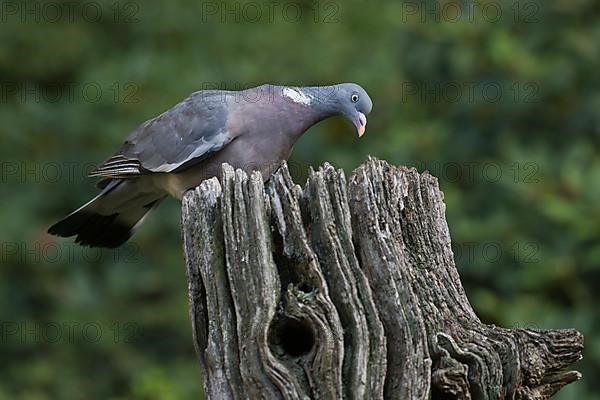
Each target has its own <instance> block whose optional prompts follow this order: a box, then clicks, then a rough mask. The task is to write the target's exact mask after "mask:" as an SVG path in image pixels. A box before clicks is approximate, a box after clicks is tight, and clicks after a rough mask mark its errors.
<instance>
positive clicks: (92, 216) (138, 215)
mask: <svg viewBox="0 0 600 400" xmlns="http://www.w3.org/2000/svg"><path fill="white" fill-rule="evenodd" d="M121 182H123V181H113V182H111V183H109V184H108V185H107V186H106V188H105V189H104V191H103V192H102V193H100V194H99V195H98V196H96V197H95V198H94V199H92V200H91V201H89V202H88V203H86V204H85V205H83V206H82V207H80V208H79V209H77V210H75V211H74V212H72V213H71V214H69V215H67V216H66V217H65V218H64V219H62V220H61V221H59V222H57V223H55V224H54V225H52V226H51V227H50V228H49V229H48V233H50V234H52V235H56V236H61V237H71V236H77V237H76V238H75V242H76V243H79V244H81V245H84V246H90V247H106V248H114V247H118V246H120V245H122V244H123V243H125V242H126V241H127V240H128V239H129V238H130V237H131V236H132V235H133V233H134V232H135V228H136V227H137V226H139V224H140V223H141V222H142V221H143V219H144V217H145V216H146V215H147V214H148V213H149V212H150V211H151V210H152V209H153V208H154V207H156V206H157V205H158V203H160V201H161V200H162V199H163V198H164V196H162V195H157V196H158V198H156V197H157V196H155V198H154V199H153V200H151V201H150V202H147V201H144V202H143V203H140V200H144V199H143V198H142V199H140V198H139V197H138V198H135V197H133V198H132V201H131V202H129V203H130V204H128V207H127V209H125V210H111V209H110V202H111V201H115V199H112V198H111V196H112V197H115V196H119V198H117V199H116V200H117V201H119V202H121V201H122V199H123V190H121V193H116V195H115V192H117V191H116V190H114V189H116V187H117V186H118V185H120V183H121ZM131 194H132V195H133V196H135V193H131ZM145 200H147V199H145ZM107 210H110V211H107Z"/></svg>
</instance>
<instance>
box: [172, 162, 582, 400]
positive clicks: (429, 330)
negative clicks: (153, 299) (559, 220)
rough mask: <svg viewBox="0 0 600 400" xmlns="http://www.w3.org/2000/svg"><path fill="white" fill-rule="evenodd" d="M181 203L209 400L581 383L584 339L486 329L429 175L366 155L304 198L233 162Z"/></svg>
mask: <svg viewBox="0 0 600 400" xmlns="http://www.w3.org/2000/svg"><path fill="white" fill-rule="evenodd" d="M182 207H183V213H182V214H183V222H182V225H183V239H184V250H185V256H186V264H187V272H188V280H189V298H190V307H191V309H190V315H191V319H192V325H193V331H194V344H195V346H196V350H197V352H198V356H199V359H200V364H201V369H202V374H203V377H204V387H205V390H206V394H207V396H208V398H210V399H217V400H221V399H279V398H283V399H309V398H310V399H346V398H347V399H381V398H385V399H429V398H431V399H547V398H549V397H551V396H552V395H553V394H554V393H556V392H557V391H558V390H559V389H560V388H561V387H563V386H564V385H566V384H568V383H571V382H573V381H575V380H577V379H579V378H580V374H579V373H578V372H574V371H565V368H567V367H568V366H569V365H570V364H572V363H574V362H576V361H577V360H579V359H580V358H581V352H582V349H583V337H582V335H581V334H580V333H579V332H577V331H575V330H573V329H564V330H538V329H503V328H498V327H496V326H492V325H486V324H483V323H481V321H480V320H479V319H478V318H477V316H476V315H475V312H474V311H473V309H472V308H471V305H470V304H469V301H468V299H467V297H466V295H465V292H464V290H463V288H462V286H461V283H460V278H459V275H458V272H457V270H456V267H455V265H454V259H453V253H452V249H451V246H450V234H449V232H448V226H447V224H446V220H445V215H444V213H445V205H444V203H443V194H442V192H440V190H439V188H438V183H437V180H436V178H434V177H433V176H431V175H429V174H428V173H423V174H419V173H418V172H417V171H416V170H414V169H408V168H404V167H394V166H390V165H389V164H387V163H386V162H383V161H379V160H376V159H373V158H370V159H369V160H368V161H367V162H366V163H365V164H363V165H362V166H360V167H359V168H357V169H356V170H355V171H354V173H353V174H352V177H351V178H350V182H349V183H347V182H346V178H345V176H344V173H343V172H341V171H336V170H335V169H334V168H333V167H331V166H330V165H325V166H324V167H321V168H320V169H319V170H318V171H316V172H315V171H311V172H310V177H309V178H308V182H307V183H306V186H305V187H304V188H301V187H300V186H297V185H295V184H294V183H293V182H292V180H291V178H290V175H289V172H288V170H287V166H286V165H283V166H282V167H281V168H280V169H279V171H278V172H277V173H276V174H275V175H274V176H273V177H271V179H270V180H269V182H268V183H267V184H266V186H264V185H263V181H262V177H261V176H260V174H258V173H253V174H251V175H250V176H249V177H248V176H247V175H246V173H244V172H242V171H239V170H237V171H234V170H233V169H232V168H231V167H229V166H226V165H225V166H224V167H223V174H222V177H221V180H220V181H219V180H217V179H216V178H213V179H210V180H207V181H205V182H203V183H202V184H201V185H200V186H199V187H198V188H196V189H195V190H193V191H190V192H188V193H187V194H186V195H185V198H184V199H183V205H182Z"/></svg>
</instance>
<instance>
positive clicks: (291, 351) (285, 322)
mask: <svg viewBox="0 0 600 400" xmlns="http://www.w3.org/2000/svg"><path fill="white" fill-rule="evenodd" d="M272 340H273V344H274V345H276V346H277V347H279V348H280V349H281V350H282V351H283V352H284V353H285V354H287V355H289V356H292V357H301V356H304V355H306V354H308V353H310V350H311V349H312V348H313V346H314V344H315V333H314V331H313V329H312V327H311V326H310V324H309V322H308V321H306V320H298V319H293V318H282V319H280V320H279V321H277V322H276V325H275V326H274V330H273V338H272Z"/></svg>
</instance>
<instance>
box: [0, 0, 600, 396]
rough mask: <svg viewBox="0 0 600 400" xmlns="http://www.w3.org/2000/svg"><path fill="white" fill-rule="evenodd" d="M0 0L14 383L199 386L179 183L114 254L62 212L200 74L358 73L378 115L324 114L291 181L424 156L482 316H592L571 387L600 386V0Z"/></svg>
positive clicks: (528, 321) (136, 392)
mask: <svg viewBox="0 0 600 400" xmlns="http://www.w3.org/2000/svg"><path fill="white" fill-rule="evenodd" d="M269 4H270V5H269ZM469 4H470V5H469ZM0 5H1V6H2V8H1V9H0V89H1V91H0V94H1V95H2V97H1V99H0V121H1V123H0V138H1V146H0V160H1V164H0V165H1V167H2V169H1V196H0V202H2V205H3V206H2V207H0V222H1V226H2V229H0V243H1V245H2V247H1V249H0V250H1V252H0V257H1V259H0V262H1V268H0V295H1V296H2V301H0V318H1V323H2V326H1V328H2V330H1V331H0V357H1V359H2V360H3V361H2V367H1V368H0V399H35V400H45V399H80V398H86V399H115V400H116V399H140V400H141V399H195V398H198V397H199V396H200V393H201V387H200V386H201V385H200V379H199V367H198V365H197V362H196V358H195V353H194V349H193V346H192V342H191V329H190V323H189V321H188V310H187V298H186V296H187V293H186V280H185V279H186V278H185V271H184V264H183V259H182V252H181V240H180V234H179V227H178V224H179V209H178V204H177V202H176V201H174V200H171V201H168V202H166V203H165V204H163V205H162V206H161V207H160V208H159V210H158V211H157V212H156V213H155V214H154V215H153V216H152V217H151V218H150V219H149V220H148V221H147V223H146V224H145V226H144V227H143V229H141V230H140V231H139V233H138V234H137V235H136V236H135V237H134V239H133V240H132V241H130V242H129V243H128V244H127V245H125V246H124V247H123V248H121V249H118V250H116V251H112V252H110V251H104V250H90V249H83V248H80V247H77V246H75V245H73V244H72V243H71V241H69V240H57V239H55V238H53V237H49V236H48V235H47V234H46V233H45V231H46V229H47V226H48V225H49V224H51V223H52V222H54V221H55V220H57V219H58V218H60V217H62V216H64V215H65V214H66V213H67V212H69V211H71V210H72V209H74V208H76V207H78V206H79V205H80V204H81V203H83V202H85V201H87V200H88V199H89V198H91V197H92V196H93V195H94V193H95V192H96V191H95V189H94V186H93V185H94V183H93V182H91V181H90V180H88V179H87V178H86V177H85V174H86V173H87V171H89V170H90V169H91V168H92V167H93V166H94V165H95V164H96V163H99V162H101V161H102V160H104V159H105V158H106V157H107V156H108V155H110V154H111V153H112V152H113V151H114V150H115V149H116V148H117V146H118V145H119V144H120V143H121V141H122V140H123V138H124V136H125V134H126V133H127V132H128V131H129V130H131V129H132V128H134V127H135V126H136V125H137V124H139V123H141V122H143V121H144V120H146V119H148V118H150V117H153V116H155V115H157V114H159V113H160V112H162V111H164V110H165V109H167V108H169V107H170V106H172V105H173V104H175V103H176V102H178V101H179V100H181V99H182V98H183V97H185V96H186V95H188V94H189V93H190V92H192V91H195V90H198V89H202V88H215V87H220V88H230V89H237V88H243V87H250V86H254V85H257V84H261V83H266V82H268V83H274V84H290V85H309V84H310V85H314V84H331V83H336V82H345V81H355V82H358V83H360V84H361V85H363V86H364V87H365V88H366V89H367V90H368V91H369V93H370V95H371V97H372V98H373V102H374V109H373V112H372V114H371V116H370V117H369V124H368V127H367V134H366V135H365V137H364V138H363V139H361V140H358V139H357V138H356V134H355V132H354V129H353V127H352V126H350V124H348V123H347V122H345V121H343V120H331V121H326V122H324V123H322V124H320V125H318V126H317V127H315V128H313V129H312V130H311V131H310V132H309V133H308V134H307V135H305V136H304V137H303V138H302V140H301V141H300V143H298V145H297V146H296V149H295V151H294V154H293V155H292V158H291V160H290V165H291V168H292V170H293V174H294V176H295V178H296V180H297V181H299V182H302V181H303V180H304V179H305V177H306V175H307V169H308V166H309V165H319V164H322V163H323V162H325V161H329V162H331V163H332V164H334V165H336V166H338V167H341V168H344V169H345V170H346V171H347V172H348V173H349V172H350V171H351V170H352V169H353V168H354V167H356V166H357V165H358V164H360V163H361V162H362V161H364V160H365V158H366V156H367V155H368V154H372V155H375V156H377V157H380V158H384V159H387V160H389V161H390V162H392V163H397V164H407V165H413V166H416V167H417V168H419V169H420V170H424V169H429V170H430V171H431V172H432V173H433V174H435V175H436V176H438V177H439V180H440V185H441V187H442V190H443V191H444V192H445V196H446V197H445V198H446V203H447V218H448V223H449V226H450V231H451V234H452V239H453V244H454V248H455V250H456V259H457V265H458V267H459V271H460V273H461V276H462V279H463V282H464V284H465V287H466V290H467V294H468V295H469V298H470V299H471V301H472V303H473V306H474V307H475V309H476V311H477V312H478V314H479V315H480V316H481V318H482V319H483V320H484V321H486V322H488V323H494V324H498V325H502V326H505V327H540V328H563V327H564V328H567V327H574V328H577V329H579V330H580V331H582V332H583V333H584V334H585V337H586V348H585V352H584V357H585V358H584V360H583V361H581V362H580V363H579V364H578V365H577V368H578V369H580V370H581V371H582V372H583V373H584V379H583V381H582V382H579V383H576V384H573V385H571V386H569V387H568V388H566V389H564V390H563V391H562V392H561V394H560V395H559V396H558V397H557V398H560V399H600V394H598V393H600V391H599V386H598V385H599V384H598V380H597V379H595V378H597V376H598V374H599V373H600V316H599V313H598V309H599V306H600V304H599V300H600V295H599V292H600V207H599V205H598V204H599V201H600V157H599V149H600V140H599V139H600V112H599V110H600V90H599V89H600V85H599V84H600V82H599V80H600V78H599V77H600V75H599V74H598V71H599V70H600V5H599V4H598V2H596V1H593V0H575V1H573V0H570V1H567V0H558V1H516V2H515V1H497V2H489V1H485V0H482V1H480V2H475V3H473V2H471V3H465V2H454V1H435V2H434V1H425V2H423V1H404V2H401V1H397V0H389V1H374V2H358V1H344V2H342V1H341V0H337V1H320V2H313V1H303V0H298V1H293V2H288V1H275V2H270V3H268V2H267V3H261V2H255V1H228V2H225V3H221V2H213V1H203V0H201V1H197V0H196V1H192V0H189V1H187V0H175V1H173V0H162V1H152V2H139V1H137V0H135V1H121V0H119V1H117V2H115V0H94V1H93V2H84V3H73V2H68V1H66V2H61V1H48V2H46V1H39V0H38V1H26V2H19V1H3V2H2V3H0ZM7 5H8V6H9V7H7ZM10 7H12V8H10ZM32 10H33V11H32ZM69 10H71V11H69ZM98 10H99V12H100V14H101V15H100V14H99V13H98ZM457 12H458V13H457ZM57 13H58V14H57ZM57 16H58V18H57Z"/></svg>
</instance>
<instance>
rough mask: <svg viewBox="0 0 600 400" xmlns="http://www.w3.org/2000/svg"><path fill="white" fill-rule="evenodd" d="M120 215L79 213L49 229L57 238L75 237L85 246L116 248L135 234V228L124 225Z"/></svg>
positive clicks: (77, 241) (76, 240)
mask: <svg viewBox="0 0 600 400" xmlns="http://www.w3.org/2000/svg"><path fill="white" fill-rule="evenodd" d="M118 217H119V214H118V213H116V214H111V215H100V214H96V213H93V212H87V211H77V212H75V213H73V214H71V215H69V216H67V217H66V218H65V219H63V220H61V221H59V222H57V223H56V224H54V225H52V226H51V227H50V228H48V233H49V234H51V235H55V236H61V237H70V236H75V235H77V237H76V238H75V242H76V243H79V244H81V245H83V246H90V247H106V248H114V247H118V246H120V245H122V244H123V243H125V242H126V241H127V240H128V239H129V238H130V237H131V235H132V234H133V226H132V225H129V224H125V223H123V221H122V220H121V219H119V218H118Z"/></svg>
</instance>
